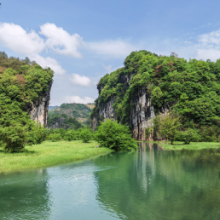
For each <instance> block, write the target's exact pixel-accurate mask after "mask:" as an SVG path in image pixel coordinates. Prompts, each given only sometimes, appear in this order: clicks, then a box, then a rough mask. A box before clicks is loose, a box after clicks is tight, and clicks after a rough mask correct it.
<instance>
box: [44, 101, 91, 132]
mask: <svg viewBox="0 0 220 220" xmlns="http://www.w3.org/2000/svg"><path fill="white" fill-rule="evenodd" d="M93 106H94V105H92V104H87V105H85V104H77V103H71V104H62V105H61V106H60V107H56V108H54V109H51V110H50V111H49V113H48V127H49V128H50V127H51V128H64V129H67V128H74V129H77V128H79V127H82V126H83V125H90V117H89V116H90V113H91V111H92V110H91V108H92V107H93Z"/></svg>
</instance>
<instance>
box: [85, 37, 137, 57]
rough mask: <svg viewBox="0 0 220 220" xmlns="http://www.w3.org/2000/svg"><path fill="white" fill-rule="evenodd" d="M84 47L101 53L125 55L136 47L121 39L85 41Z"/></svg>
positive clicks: (116, 55) (115, 55) (117, 55)
mask: <svg viewBox="0 0 220 220" xmlns="http://www.w3.org/2000/svg"><path fill="white" fill-rule="evenodd" d="M85 47H86V48H87V49H89V50H92V51H94V52H96V53H98V54H101V55H110V56H114V57H125V56H127V55H128V54H129V53H131V52H132V51H135V50H137V49H138V48H137V47H135V46H133V45H132V44H130V43H127V42H125V41H123V40H106V41H100V42H88V43H85Z"/></svg>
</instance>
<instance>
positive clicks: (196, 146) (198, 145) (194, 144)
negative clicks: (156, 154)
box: [158, 141, 220, 150]
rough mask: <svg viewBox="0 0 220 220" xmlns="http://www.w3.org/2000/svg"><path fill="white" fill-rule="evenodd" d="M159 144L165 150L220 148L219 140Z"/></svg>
mask: <svg viewBox="0 0 220 220" xmlns="http://www.w3.org/2000/svg"><path fill="white" fill-rule="evenodd" d="M158 145H159V146H161V147H163V148H164V150H182V149H185V150H201V149H210V148H220V143H219V142H191V143H190V144H184V143H183V142H178V141H176V142H174V144H173V145H171V144H170V143H167V144H165V143H164V142H159V143H158Z"/></svg>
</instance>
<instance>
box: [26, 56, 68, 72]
mask: <svg viewBox="0 0 220 220" xmlns="http://www.w3.org/2000/svg"><path fill="white" fill-rule="evenodd" d="M30 59H31V60H34V61H36V62H37V63H38V64H39V65H40V66H42V67H43V68H45V67H50V68H51V69H52V70H53V71H54V72H55V74H58V75H63V74H65V72H66V70H64V69H63V68H62V67H61V65H60V64H59V63H58V62H57V61H56V60H55V59H53V58H51V57H46V58H44V57H42V56H40V55H38V54H37V55H31V56H30Z"/></svg>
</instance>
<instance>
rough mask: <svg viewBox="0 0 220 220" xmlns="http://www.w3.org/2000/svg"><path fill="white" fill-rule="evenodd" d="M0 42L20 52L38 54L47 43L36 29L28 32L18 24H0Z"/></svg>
mask: <svg viewBox="0 0 220 220" xmlns="http://www.w3.org/2000/svg"><path fill="white" fill-rule="evenodd" d="M0 42H1V43H2V44H4V46H6V47H8V48H10V49H11V50H13V51H14V52H16V53H18V54H24V55H30V54H38V53H40V52H41V51H43V50H44V48H45V43H44V40H43V39H42V38H40V37H39V35H38V34H37V33H36V32H35V31H33V30H32V31H30V32H29V33H27V31H26V30H24V29H23V28H22V27H21V26H19V25H16V24H13V23H11V24H9V23H1V24H0Z"/></svg>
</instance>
